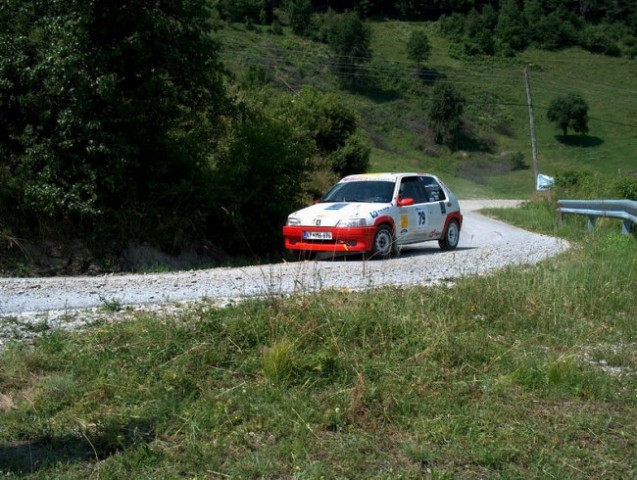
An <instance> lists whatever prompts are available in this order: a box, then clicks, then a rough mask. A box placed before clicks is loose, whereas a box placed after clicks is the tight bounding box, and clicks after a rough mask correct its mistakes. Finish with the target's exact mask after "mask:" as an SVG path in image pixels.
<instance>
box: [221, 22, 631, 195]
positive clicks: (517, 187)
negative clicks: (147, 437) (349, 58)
mask: <svg viewBox="0 0 637 480" xmlns="http://www.w3.org/2000/svg"><path fill="white" fill-rule="evenodd" d="M371 27H372V32H373V36H372V54H373V58H372V60H371V62H370V63H368V64H365V65H364V66H363V67H362V69H363V71H364V72H365V73H366V74H367V76H368V77H370V78H372V79H373V80H372V81H371V82H369V83H371V84H372V85H371V86H370V85H363V86H359V87H358V88H350V89H345V90H344V89H341V88H339V84H338V81H337V79H336V78H335V77H334V75H333V74H332V71H331V70H330V68H329V66H328V63H329V62H328V60H329V58H330V52H329V50H328V49H327V47H326V46H325V45H323V44H320V43H317V42H313V41H311V40H308V39H304V38H300V37H298V36H295V35H293V34H292V33H291V32H290V31H289V30H285V29H284V32H283V34H282V35H275V34H272V33H271V31H270V29H269V28H265V27H252V28H245V27H244V26H243V25H239V24H233V25H231V26H226V27H225V28H222V29H221V30H220V31H219V32H218V34H219V37H220V38H221V40H222V43H223V45H224V52H223V55H222V58H223V61H224V63H225V65H226V66H227V67H228V68H229V69H230V70H231V71H233V72H234V73H235V74H236V75H237V76H238V77H241V75H243V74H244V72H245V70H246V68H248V67H250V66H260V67H262V68H263V69H264V70H265V71H266V72H267V73H268V76H269V79H270V84H269V87H267V88H269V89H272V91H275V92H279V94H280V95H293V93H292V92H294V91H298V90H299V89H300V88H301V87H302V86H303V85H311V86H314V87H316V88H318V89H320V90H323V91H335V90H340V93H341V94H342V95H343V96H344V98H346V99H347V101H348V102H350V103H351V105H352V106H353V107H354V108H355V110H356V111H357V112H358V114H359V116H360V125H361V127H362V128H364V129H365V130H366V132H367V134H368V137H369V139H370V143H371V145H372V146H373V150H372V157H371V166H372V169H373V170H413V169H416V170H433V171H436V172H438V173H441V174H442V175H444V177H445V178H446V179H447V181H448V183H450V184H451V185H452V187H453V188H455V189H457V190H458V193H459V194H460V195H461V196H463V197H492V196H495V197H527V196H529V195H530V194H531V193H532V192H533V190H534V182H533V169H532V168H531V162H532V154H531V140H530V126H529V111H528V106H527V96H526V89H525V82H524V69H525V68H528V71H529V75H530V82H531V90H532V96H533V104H534V111H535V119H536V131H537V144H538V152H539V155H538V160H539V167H540V171H541V172H542V173H545V174H547V175H552V176H554V175H559V174H561V173H563V172H565V171H570V170H581V171H585V172H591V173H597V174H601V175H604V176H620V175H625V174H626V173H627V172H634V170H636V169H637V159H635V157H634V154H633V151H634V149H635V147H637V120H635V116H636V115H637V88H636V85H637V84H636V82H635V79H636V78H637V63H636V62H635V61H634V60H629V59H625V58H614V57H607V56H602V55H595V54H591V53H588V52H586V51H584V50H581V49H579V48H571V49H566V50H562V51H556V52H549V51H545V50H534V49H530V50H527V51H525V52H522V53H520V54H518V55H517V56H516V57H515V58H498V57H466V56H462V55H452V54H451V53H450V52H452V51H453V45H452V44H451V43H450V42H449V41H448V40H447V39H446V38H443V37H442V36H441V35H440V34H439V33H438V27H437V24H434V23H426V24H425V23H413V22H412V23H409V22H399V21H372V22H371ZM415 29H425V30H426V32H427V34H428V36H429V38H430V40H431V43H432V47H433V48H432V54H431V57H430V58H429V60H428V61H427V62H426V66H424V67H423V68H424V69H425V70H426V75H425V76H424V81H423V80H420V79H419V78H418V76H417V70H416V69H415V66H414V64H413V63H412V62H410V61H409V60H408V58H407V54H406V50H405V44H406V41H407V38H408V37H409V34H410V33H411V32H412V31H413V30H415ZM434 82H450V83H452V84H453V85H454V86H455V87H457V89H458V90H459V91H460V92H461V93H462V94H463V95H464V96H465V99H466V100H467V105H466V109H465V115H464V122H465V126H464V128H465V130H468V131H469V132H471V135H470V137H471V139H470V140H471V141H466V142H465V143H466V145H461V146H460V148H459V149H458V150H457V151H450V150H449V149H446V148H442V147H440V146H437V145H434V144H433V143H432V142H431V140H430V139H428V138H427V131H426V130H427V129H426V126H425V118H426V111H427V101H428V98H429V95H430V93H431V89H432V85H433V83H434ZM567 93H579V94H580V95H582V96H583V97H584V99H585V100H586V102H587V103H588V105H589V107H590V108H589V133H588V135H586V136H584V137H582V136H580V135H577V134H575V135H569V139H568V141H567V142H564V141H561V139H560V134H561V132H560V131H559V130H558V129H557V128H556V127H555V126H554V125H553V124H551V123H550V122H549V121H548V120H547V118H546V111H547V108H548V105H549V103H550V102H551V100H552V99H553V98H554V97H556V96H558V95H564V94H567ZM485 144H486V145H488V146H490V147H491V152H489V153H486V152H483V151H480V150H481V148H479V147H480V145H485ZM482 150H483V149H482ZM518 152H519V153H521V154H522V155H523V158H524V162H525V164H526V166H527V167H528V168H526V169H521V170H515V171H506V170H507V167H506V165H500V164H499V159H501V158H502V156H503V155H504V156H506V154H509V155H511V154H513V155H514V154H517V153H518Z"/></svg>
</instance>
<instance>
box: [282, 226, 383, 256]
mask: <svg viewBox="0 0 637 480" xmlns="http://www.w3.org/2000/svg"><path fill="white" fill-rule="evenodd" d="M306 232H325V233H331V239H329V240H310V239H307V238H306ZM375 233H376V227H374V226H372V227H350V228H337V227H313V226H308V225H299V226H290V225H286V226H284V227H283V237H284V238H285V248H287V249H289V250H307V251H314V252H370V251H371V250H372V242H373V240H374V234H375Z"/></svg>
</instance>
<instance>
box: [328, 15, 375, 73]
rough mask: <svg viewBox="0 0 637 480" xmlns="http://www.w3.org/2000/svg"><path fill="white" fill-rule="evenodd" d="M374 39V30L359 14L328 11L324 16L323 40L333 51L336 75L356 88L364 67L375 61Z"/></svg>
mask: <svg viewBox="0 0 637 480" xmlns="http://www.w3.org/2000/svg"><path fill="white" fill-rule="evenodd" d="M371 37H372V31H371V28H370V27H369V25H367V24H366V23H365V22H363V21H362V20H361V19H360V18H359V16H358V14H357V13H356V12H347V13H343V14H336V13H334V12H332V11H328V13H327V14H326V15H325V16H324V18H323V24H322V26H321V28H320V31H319V38H320V39H321V41H323V42H325V43H327V44H328V45H329V47H330V49H331V50H332V53H333V54H334V58H333V68H334V72H335V73H336V75H337V76H338V78H339V79H340V80H341V82H342V83H343V84H344V85H353V84H354V83H355V82H356V79H357V77H359V76H360V70H359V67H360V65H361V64H364V63H367V62H369V61H370V60H371V58H372V52H371V48H370V45H371Z"/></svg>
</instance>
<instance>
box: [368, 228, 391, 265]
mask: <svg viewBox="0 0 637 480" xmlns="http://www.w3.org/2000/svg"><path fill="white" fill-rule="evenodd" d="M395 251H396V242H395V240H394V233H393V232H392V229H391V228H390V227H389V225H381V226H380V227H378V230H376V234H375V235H374V241H373V244H372V253H371V257H372V258H382V259H385V258H389V257H391V256H392V255H393V254H394V253H395Z"/></svg>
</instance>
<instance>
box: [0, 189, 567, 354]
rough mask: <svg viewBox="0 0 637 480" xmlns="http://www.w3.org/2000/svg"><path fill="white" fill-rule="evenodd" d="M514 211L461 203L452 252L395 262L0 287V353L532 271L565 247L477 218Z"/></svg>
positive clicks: (349, 260)
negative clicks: (333, 294) (122, 327)
mask: <svg viewBox="0 0 637 480" xmlns="http://www.w3.org/2000/svg"><path fill="white" fill-rule="evenodd" d="M518 203H519V202H518V201H513V200H470V201H463V202H460V204H461V209H462V212H463V214H464V224H463V228H462V231H461V234H460V243H459V245H458V248H457V249H456V250H455V251H453V252H443V251H441V250H440V249H439V248H438V243H437V242H427V243H423V244H419V245H415V246H409V247H405V248H403V250H402V252H401V255H400V256H399V257H398V258H394V259H390V260H387V261H362V260H361V259H360V257H345V258H340V259H326V260H318V261H304V262H292V263H280V264H273V265H264V266H250V267H242V268H215V269H209V270H197V271H185V272H172V273H158V274H141V275H105V276H99V277H56V278H8V279H6V278H5V279H0V350H2V347H3V345H4V344H5V343H6V341H7V340H8V339H10V338H28V337H30V336H33V335H36V334H37V333H38V332H39V331H41V330H43V329H44V330H47V329H51V328H65V329H72V328H77V327H79V326H82V325H84V324H86V323H87V322H90V321H92V320H91V318H92V317H91V315H93V314H96V312H100V311H101V312H104V311H105V310H112V309H113V308H112V307H113V306H122V307H123V306H134V307H135V308H136V309H139V308H175V304H176V303H181V302H191V301H194V300H200V299H207V300H208V301H210V302H212V303H214V304H216V305H226V304H229V303H232V302H235V301H240V300H241V299H244V298H248V297H255V296H272V295H275V296H279V295H288V294H294V293H307V292H314V291H318V290H321V289H326V288H339V289H341V288H342V289H350V290H361V289H366V288H375V287H382V286H386V285H400V286H409V285H427V284H434V283H438V282H442V281H449V280H452V279H453V278H457V277H460V276H464V275H476V274H478V275H480V274H486V273H488V272H490V271H492V270H494V269H498V268H502V267H505V266H507V265H520V264H534V263H537V262H539V261H541V260H543V259H545V258H547V257H550V256H554V255H557V254H559V253H560V252H562V251H564V250H565V249H567V248H568V247H569V244H568V242H566V241H565V240H561V239H556V238H552V237H548V236H545V235H538V234H534V233H529V232H527V231H525V230H521V229H519V228H516V227H512V226H510V225H507V224H505V223H502V222H499V221H497V220H493V219H490V218H487V217H484V216H482V215H480V214H478V213H477V210H479V209H480V208H483V207H510V206H515V205H516V204H518ZM109 307H111V308H109ZM126 310H128V311H130V309H126ZM35 326H37V328H35Z"/></svg>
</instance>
